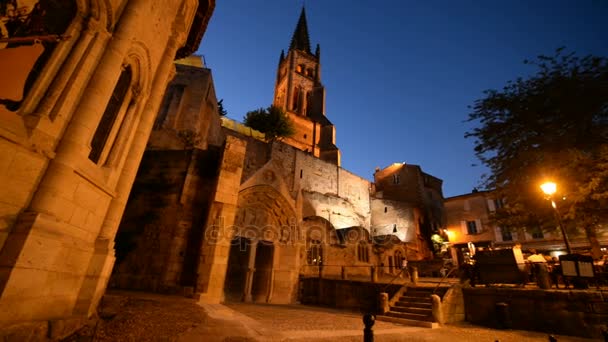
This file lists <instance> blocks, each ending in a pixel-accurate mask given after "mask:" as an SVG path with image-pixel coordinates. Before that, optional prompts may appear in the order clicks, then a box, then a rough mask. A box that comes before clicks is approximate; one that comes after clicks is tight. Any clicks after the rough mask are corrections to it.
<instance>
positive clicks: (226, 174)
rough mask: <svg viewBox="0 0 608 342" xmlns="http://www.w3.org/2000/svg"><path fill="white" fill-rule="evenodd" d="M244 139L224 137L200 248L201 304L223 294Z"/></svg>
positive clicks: (212, 301) (199, 289) (197, 289)
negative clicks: (221, 154) (224, 142)
mask: <svg viewBox="0 0 608 342" xmlns="http://www.w3.org/2000/svg"><path fill="white" fill-rule="evenodd" d="M246 146H247V142H246V141H245V140H240V139H238V138H236V137H233V136H230V135H229V136H227V137H226V144H225V147H224V155H223V157H222V161H221V166H220V172H219V175H218V180H217V184H216V188H215V194H214V196H213V202H212V203H211V206H210V208H209V215H208V218H207V223H206V229H205V236H204V238H203V243H202V247H201V256H200V262H199V267H198V280H197V286H196V292H197V293H198V294H199V295H200V296H199V301H200V302H201V303H219V302H220V301H221V300H222V298H223V295H224V281H225V277H226V268H227V266H228V256H229V253H230V241H231V239H232V235H233V233H234V232H233V228H234V227H233V225H234V218H235V215H236V210H237V201H238V196H239V187H240V184H241V174H242V172H243V162H244V160H245V151H246Z"/></svg>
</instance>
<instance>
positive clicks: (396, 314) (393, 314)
mask: <svg viewBox="0 0 608 342" xmlns="http://www.w3.org/2000/svg"><path fill="white" fill-rule="evenodd" d="M386 316H390V317H397V318H405V319H411V320H416V321H425V322H432V321H434V319H433V316H432V315H430V316H429V315H420V314H415V313H407V312H396V311H389V312H387V313H386Z"/></svg>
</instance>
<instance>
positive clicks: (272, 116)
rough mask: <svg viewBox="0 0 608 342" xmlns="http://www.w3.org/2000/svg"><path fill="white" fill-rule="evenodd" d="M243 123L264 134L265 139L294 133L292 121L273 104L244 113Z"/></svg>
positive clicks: (280, 137) (288, 135) (273, 139)
mask: <svg viewBox="0 0 608 342" xmlns="http://www.w3.org/2000/svg"><path fill="white" fill-rule="evenodd" d="M244 122H245V125H246V126H249V127H251V128H253V129H255V130H258V131H260V132H262V133H265V134H266V141H275V140H280V139H282V138H286V137H290V136H292V135H293V134H294V133H295V130H294V127H293V122H292V121H291V120H290V119H289V117H288V116H287V114H285V112H284V111H283V110H282V109H281V108H279V107H275V106H270V107H268V108H266V109H264V108H260V109H257V110H254V111H251V112H248V113H247V115H245V119H244Z"/></svg>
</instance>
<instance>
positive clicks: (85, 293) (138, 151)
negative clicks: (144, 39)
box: [74, 34, 184, 314]
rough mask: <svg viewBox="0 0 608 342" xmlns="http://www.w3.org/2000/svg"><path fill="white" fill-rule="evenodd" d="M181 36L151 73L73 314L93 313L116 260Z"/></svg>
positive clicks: (173, 39)
mask: <svg viewBox="0 0 608 342" xmlns="http://www.w3.org/2000/svg"><path fill="white" fill-rule="evenodd" d="M183 38H184V37H183V36H181V35H177V34H176V35H175V36H174V37H172V38H170V39H169V42H168V44H167V47H166V49H165V52H164V54H163V56H162V60H161V61H160V63H159V66H158V68H157V70H156V74H155V75H154V81H153V83H152V89H151V92H150V96H149V97H148V102H147V103H146V105H145V107H144V110H143V113H142V116H141V121H140V122H139V125H137V131H136V132H135V137H134V138H133V141H132V144H131V147H130V149H129V151H128V155H127V158H126V161H125V164H124V166H123V169H122V173H121V177H120V179H119V181H118V184H117V186H116V194H117V196H116V197H115V198H114V199H113V200H112V201H111V202H110V205H109V208H108V211H107V214H106V217H105V220H104V222H103V225H102V227H101V230H100V232H99V235H98V237H97V240H96V241H95V252H94V255H93V257H92V258H91V261H90V262H89V266H88V270H87V274H86V278H85V281H84V283H83V285H82V287H81V288H80V293H79V295H78V302H77V304H76V307H75V308H74V313H82V314H85V313H86V314H92V313H93V312H94V310H95V308H96V307H97V304H98V303H99V300H100V299H101V296H102V295H103V293H104V292H105V289H106V287H107V284H108V280H109V278H110V274H111V273H112V267H113V266H114V260H115V256H114V238H115V236H116V231H117V230H118V225H119V224H120V219H121V218H122V214H123V212H124V210H125V206H126V204H127V199H128V197H129V193H130V191H131V187H132V186H133V181H134V180H135V176H136V174H137V169H138V168H139V164H140V162H141V158H142V156H143V153H144V150H145V148H146V143H147V141H148V137H149V135H150V132H151V130H152V125H153V124H154V118H155V117H156V113H157V112H158V107H159V106H160V102H161V100H162V98H163V96H162V95H163V93H164V91H165V88H166V87H167V84H168V83H169V80H170V78H171V77H172V73H173V70H174V68H175V67H174V64H173V59H174V58H175V53H176V52H177V49H178V48H179V45H180V43H179V42H181V41H182V39H183Z"/></svg>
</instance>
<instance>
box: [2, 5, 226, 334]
mask: <svg viewBox="0 0 608 342" xmlns="http://www.w3.org/2000/svg"><path fill="white" fill-rule="evenodd" d="M214 7H215V1H213V0H200V1H199V0H167V1H163V2H162V4H161V3H160V2H156V1H147V0H114V1H106V0H71V1H68V0H66V1H45V0H40V1H21V0H18V1H10V2H8V1H4V2H3V3H2V5H1V6H0V75H2V76H1V77H0V120H1V125H0V184H2V186H1V187H0V188H2V196H1V198H0V336H3V334H4V333H5V332H7V331H9V333H10V329H8V328H7V327H9V326H13V325H14V324H20V326H21V327H22V329H24V330H23V331H26V332H31V331H38V332H40V331H43V333H44V332H46V331H48V334H49V336H50V337H52V338H59V337H61V336H62V334H65V333H68V332H69V331H68V330H69V327H70V326H71V327H75V326H77V325H78V322H81V321H82V320H85V319H87V318H88V317H89V316H90V315H91V314H92V313H94V311H95V309H96V307H97V303H98V302H99V300H100V298H101V296H102V295H103V293H104V292H105V288H106V285H107V281H108V279H109V276H110V273H111V271H112V267H113V265H114V258H115V257H114V237H115V234H116V231H117V229H118V225H119V223H120V220H121V217H122V214H123V211H124V208H125V205H126V202H127V199H128V196H129V193H130V191H131V186H132V183H133V180H134V178H135V175H136V172H137V169H138V167H139V164H140V160H141V157H142V155H143V153H144V150H145V147H146V142H147V140H148V137H149V135H150V132H151V130H152V126H153V124H154V119H155V117H156V114H157V112H158V108H159V105H160V102H161V100H162V98H163V93H164V92H165V89H166V87H167V84H168V82H169V80H170V79H171V78H172V76H173V75H174V69H175V68H174V64H173V61H174V60H175V59H176V58H182V57H184V56H187V55H190V54H191V53H192V52H194V50H196V49H197V48H198V45H199V42H200V41H201V38H202V36H203V34H204V32H205V29H206V26H207V23H208V21H209V18H210V17H211V14H212V12H213V9H214ZM69 322H76V323H73V324H71V323H69ZM24 324H25V325H24ZM27 324H30V325H27ZM11 336H13V337H14V336H19V335H18V334H17V335H11Z"/></svg>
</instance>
